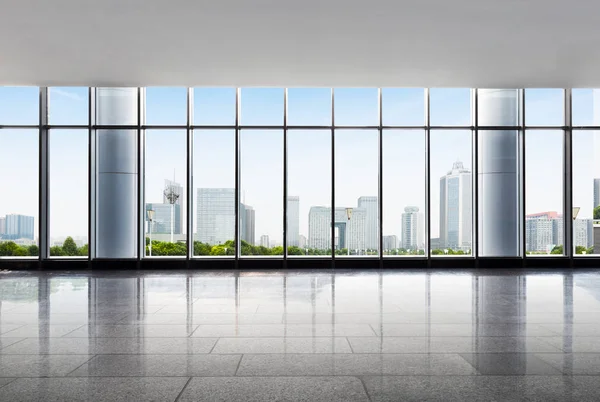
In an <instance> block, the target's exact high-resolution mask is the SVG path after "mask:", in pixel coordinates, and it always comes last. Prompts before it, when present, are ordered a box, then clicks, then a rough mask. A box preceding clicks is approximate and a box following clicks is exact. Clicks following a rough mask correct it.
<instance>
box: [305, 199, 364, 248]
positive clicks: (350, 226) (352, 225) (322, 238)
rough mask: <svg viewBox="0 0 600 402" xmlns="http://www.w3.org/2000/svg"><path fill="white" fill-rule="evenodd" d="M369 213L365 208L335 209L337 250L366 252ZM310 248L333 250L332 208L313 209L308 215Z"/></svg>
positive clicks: (334, 225)
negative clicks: (345, 249) (367, 217)
mask: <svg viewBox="0 0 600 402" xmlns="http://www.w3.org/2000/svg"><path fill="white" fill-rule="evenodd" d="M348 210H351V212H350V218H348ZM366 216H367V211H366V210H365V209H364V208H336V209H335V218H334V219H335V220H334V224H333V227H334V230H335V238H336V241H335V247H336V248H337V249H342V248H349V249H350V250H360V251H364V250H366V248H367V247H366V243H365V233H366V230H365V227H366ZM308 247H310V248H315V249H321V250H325V249H329V248H331V208H329V207H311V208H310V212H309V215H308Z"/></svg>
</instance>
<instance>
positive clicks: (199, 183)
mask: <svg viewBox="0 0 600 402" xmlns="http://www.w3.org/2000/svg"><path fill="white" fill-rule="evenodd" d="M193 157H194V159H193V163H194V171H193V191H194V208H193V211H192V217H191V218H192V219H194V253H193V255H194V256H213V257H219V256H223V257H224V256H230V257H233V256H234V255H235V250H236V243H235V131H233V130H199V129H195V130H194V155H193ZM249 214H251V213H249ZM248 234H250V233H245V234H244V236H247V235H248ZM245 238H246V239H247V237H245Z"/></svg>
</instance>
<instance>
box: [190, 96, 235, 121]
mask: <svg viewBox="0 0 600 402" xmlns="http://www.w3.org/2000/svg"><path fill="white" fill-rule="evenodd" d="M235 99H236V89H235V88H194V116H193V124H194V125H204V126H233V125H234V124H235V116H236V111H235V108H236V105H235Z"/></svg>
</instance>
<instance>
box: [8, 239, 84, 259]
mask: <svg viewBox="0 0 600 402" xmlns="http://www.w3.org/2000/svg"><path fill="white" fill-rule="evenodd" d="M39 254H40V248H39V247H38V246H37V245H35V244H32V245H31V246H20V245H18V244H17V243H15V242H14V241H5V242H0V256H1V257H37V256H38V255H39ZM87 255H88V245H87V244H86V245H84V246H82V247H77V244H75V240H73V238H72V237H70V236H69V237H67V238H66V239H65V241H64V242H63V244H62V246H52V247H50V256H52V257H61V256H62V257H87Z"/></svg>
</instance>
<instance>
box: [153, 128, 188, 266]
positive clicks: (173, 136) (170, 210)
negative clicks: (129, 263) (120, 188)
mask: <svg viewBox="0 0 600 402" xmlns="http://www.w3.org/2000/svg"><path fill="white" fill-rule="evenodd" d="M186 148H187V143H186V130H146V154H145V174H144V180H145V181H144V190H145V197H144V200H145V201H144V202H145V203H146V208H145V209H146V214H145V220H146V225H145V232H146V244H147V247H146V255H147V256H150V255H151V256H185V255H186V250H187V248H186V241H187V235H186V233H187V230H186V229H187V227H186V224H185V223H186V222H187V220H186V216H187V215H186V204H187V203H186V201H187V198H186V197H187V195H186V184H185V183H186V175H187V173H186V172H187V169H186V161H187V157H186ZM150 211H153V212H150ZM150 238H151V239H152V243H151V244H152V247H150V243H149V241H150Z"/></svg>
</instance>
